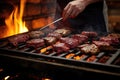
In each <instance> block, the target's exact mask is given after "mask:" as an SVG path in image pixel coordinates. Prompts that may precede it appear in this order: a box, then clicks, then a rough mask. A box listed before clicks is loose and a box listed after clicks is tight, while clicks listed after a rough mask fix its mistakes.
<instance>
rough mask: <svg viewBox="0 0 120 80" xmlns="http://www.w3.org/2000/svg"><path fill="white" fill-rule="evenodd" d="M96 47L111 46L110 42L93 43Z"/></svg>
mask: <svg viewBox="0 0 120 80" xmlns="http://www.w3.org/2000/svg"><path fill="white" fill-rule="evenodd" d="M93 43H94V44H95V45H97V46H98V47H109V46H110V44H109V43H108V42H103V41H93Z"/></svg>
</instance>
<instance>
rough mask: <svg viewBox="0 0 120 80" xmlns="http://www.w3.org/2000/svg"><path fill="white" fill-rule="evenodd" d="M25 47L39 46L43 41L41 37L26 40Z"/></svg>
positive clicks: (42, 44) (43, 43)
mask: <svg viewBox="0 0 120 80" xmlns="http://www.w3.org/2000/svg"><path fill="white" fill-rule="evenodd" d="M26 46H27V47H33V48H39V47H42V46H45V42H44V40H43V39H31V40H29V41H27V42H26Z"/></svg>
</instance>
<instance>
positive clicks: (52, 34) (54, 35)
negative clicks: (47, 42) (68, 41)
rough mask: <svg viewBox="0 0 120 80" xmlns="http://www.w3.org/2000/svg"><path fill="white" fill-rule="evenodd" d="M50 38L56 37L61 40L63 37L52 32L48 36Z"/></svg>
mask: <svg viewBox="0 0 120 80" xmlns="http://www.w3.org/2000/svg"><path fill="white" fill-rule="evenodd" d="M47 36H48V37H55V38H57V39H59V38H61V37H62V35H61V34H60V33H57V32H51V33H49V34H48V35H47Z"/></svg>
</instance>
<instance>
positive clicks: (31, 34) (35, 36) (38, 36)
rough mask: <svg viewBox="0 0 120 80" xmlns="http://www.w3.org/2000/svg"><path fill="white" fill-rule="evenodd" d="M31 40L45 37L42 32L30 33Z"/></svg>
mask: <svg viewBox="0 0 120 80" xmlns="http://www.w3.org/2000/svg"><path fill="white" fill-rule="evenodd" d="M28 34H29V36H30V38H40V37H42V36H43V35H44V33H43V32H42V31H31V32H29V33H28Z"/></svg>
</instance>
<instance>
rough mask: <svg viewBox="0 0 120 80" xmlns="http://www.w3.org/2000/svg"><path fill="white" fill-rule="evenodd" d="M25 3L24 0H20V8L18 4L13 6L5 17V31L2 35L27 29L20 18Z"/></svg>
mask: <svg viewBox="0 0 120 80" xmlns="http://www.w3.org/2000/svg"><path fill="white" fill-rule="evenodd" d="M25 3H26V0H21V1H20V10H19V7H18V6H15V9H14V10H13V12H12V13H11V14H10V16H9V17H8V18H7V19H5V23H6V26H7V31H6V35H5V36H4V37H7V36H11V35H15V34H18V33H23V32H27V31H28V29H27V27H26V26H25V21H23V20H22V17H23V12H24V7H25Z"/></svg>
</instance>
